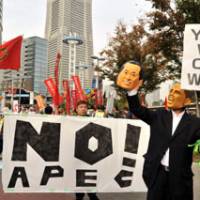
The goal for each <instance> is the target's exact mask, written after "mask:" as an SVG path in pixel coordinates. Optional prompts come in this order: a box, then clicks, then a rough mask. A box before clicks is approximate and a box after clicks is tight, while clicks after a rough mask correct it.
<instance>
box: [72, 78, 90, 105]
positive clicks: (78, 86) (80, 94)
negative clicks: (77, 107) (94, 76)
mask: <svg viewBox="0 0 200 200" xmlns="http://www.w3.org/2000/svg"><path fill="white" fill-rule="evenodd" d="M72 80H73V81H74V85H75V89H76V92H77V96H78V97H77V99H78V100H84V101H86V100H87V97H86V95H85V94H84V92H83V89H82V87H81V82H80V79H79V76H72Z"/></svg>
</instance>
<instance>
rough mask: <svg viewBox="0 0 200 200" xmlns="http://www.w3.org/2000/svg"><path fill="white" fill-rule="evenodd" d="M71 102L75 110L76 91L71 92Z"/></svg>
mask: <svg viewBox="0 0 200 200" xmlns="http://www.w3.org/2000/svg"><path fill="white" fill-rule="evenodd" d="M71 96H72V102H73V109H74V110H76V103H77V100H78V99H77V92H76V90H71Z"/></svg>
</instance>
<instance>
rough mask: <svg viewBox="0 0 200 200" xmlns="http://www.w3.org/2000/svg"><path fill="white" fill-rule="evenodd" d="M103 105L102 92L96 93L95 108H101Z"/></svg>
mask: <svg viewBox="0 0 200 200" xmlns="http://www.w3.org/2000/svg"><path fill="white" fill-rule="evenodd" d="M102 105H103V94H102V90H99V89H98V90H97V91H96V106H102Z"/></svg>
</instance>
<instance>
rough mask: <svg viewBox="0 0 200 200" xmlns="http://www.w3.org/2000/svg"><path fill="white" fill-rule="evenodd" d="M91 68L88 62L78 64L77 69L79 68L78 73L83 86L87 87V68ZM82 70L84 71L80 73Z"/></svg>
mask: <svg viewBox="0 0 200 200" xmlns="http://www.w3.org/2000/svg"><path fill="white" fill-rule="evenodd" d="M88 68H89V65H86V64H79V65H77V66H76V69H77V70H78V75H79V77H80V79H81V85H82V88H83V89H85V70H87V69H88ZM81 71H82V73H80V72H81Z"/></svg>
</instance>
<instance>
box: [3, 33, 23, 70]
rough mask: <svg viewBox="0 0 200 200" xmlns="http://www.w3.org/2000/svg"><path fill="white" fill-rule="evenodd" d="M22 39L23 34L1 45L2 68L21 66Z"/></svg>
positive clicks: (12, 68)
mask: <svg viewBox="0 0 200 200" xmlns="http://www.w3.org/2000/svg"><path fill="white" fill-rule="evenodd" d="M22 39H23V38H22V36H18V37H16V38H14V39H12V40H10V41H8V42H5V43H4V44H3V45H0V69H10V70H18V69H19V68H20V60H21V46H22Z"/></svg>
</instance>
